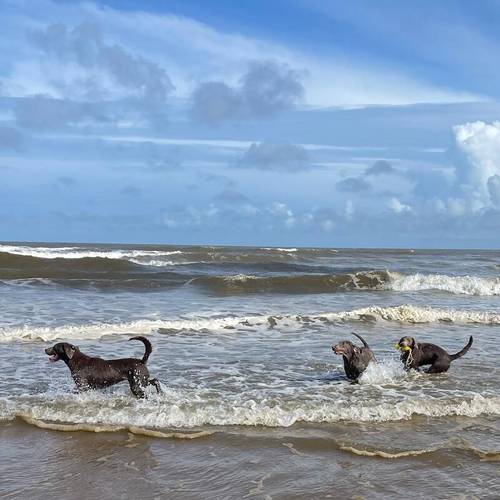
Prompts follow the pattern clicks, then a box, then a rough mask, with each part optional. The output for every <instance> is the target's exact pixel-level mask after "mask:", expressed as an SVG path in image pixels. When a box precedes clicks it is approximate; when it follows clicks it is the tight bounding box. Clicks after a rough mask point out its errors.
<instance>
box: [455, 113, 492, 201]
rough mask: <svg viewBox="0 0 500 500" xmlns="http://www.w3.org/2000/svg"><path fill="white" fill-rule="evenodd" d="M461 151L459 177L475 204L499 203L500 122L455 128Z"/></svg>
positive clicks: (480, 122) (466, 194)
mask: <svg viewBox="0 0 500 500" xmlns="http://www.w3.org/2000/svg"><path fill="white" fill-rule="evenodd" d="M453 131H454V133H455V141H456V145H457V149H458V152H459V153H460V154H461V158H459V159H458V160H459V161H458V162H457V178H458V182H459V183H461V188H462V189H463V191H464V195H465V196H466V197H467V198H469V199H470V200H473V201H474V203H473V205H474V206H476V207H481V206H483V207H484V206H488V205H490V204H492V203H493V204H496V202H497V201H498V197H497V194H498V176H499V174H500V121H496V122H493V123H485V122H482V121H477V122H472V123H465V124H462V125H457V126H455V127H453Z"/></svg>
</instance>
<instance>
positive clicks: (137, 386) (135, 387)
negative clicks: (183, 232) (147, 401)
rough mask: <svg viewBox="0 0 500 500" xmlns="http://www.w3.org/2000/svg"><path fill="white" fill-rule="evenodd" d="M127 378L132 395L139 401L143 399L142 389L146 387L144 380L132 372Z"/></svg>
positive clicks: (144, 395)
mask: <svg viewBox="0 0 500 500" xmlns="http://www.w3.org/2000/svg"><path fill="white" fill-rule="evenodd" d="M127 378H128V383H129V385H130V390H131V391H132V394H133V395H134V396H135V397H136V398H139V399H143V398H145V397H146V394H145V392H144V387H145V386H146V385H147V382H146V383H145V380H144V379H143V378H141V377H139V376H137V374H135V373H134V372H129V373H128V377H127Z"/></svg>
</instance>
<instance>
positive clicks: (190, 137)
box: [0, 0, 500, 248]
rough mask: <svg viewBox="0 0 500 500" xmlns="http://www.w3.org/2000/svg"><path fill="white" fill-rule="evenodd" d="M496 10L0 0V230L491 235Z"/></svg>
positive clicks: (70, 237)
mask: <svg viewBox="0 0 500 500" xmlns="http://www.w3.org/2000/svg"><path fill="white" fill-rule="evenodd" d="M499 23H500V1H498V0H482V1H481V2H470V1H468V0H449V1H447V2H435V1H431V0H420V1H418V2H401V1H399V0H378V1H377V2H375V1H371V0H365V1H361V0H350V1H349V2H347V1H340V0H339V1H337V0H331V1H329V2H325V1H322V0H274V1H273V2H269V1H267V0H252V1H245V2H234V1H232V0H190V1H185V0H170V1H169V0H165V1H163V2H157V1H156V2H155V1H145V0H142V1H141V2H139V1H138V0H136V1H132V0H120V1H118V0H115V1H108V2H105V3H93V2H82V3H80V2H66V1H50V0H24V1H23V0H0V26H2V36H1V37H0V176H1V177H0V240H4V241H7V240H20V241H75V242H78V241H80V242H130V243H136V242H145V243H181V244H191V243H200V244H242V245H264V246H269V245H278V246H285V245H288V246H333V247H339V246H368V247H458V248H460V247H477V248H480V247H485V248H499V247H500V231H499V230H500V121H499V120H500V66H499V64H498V54H499V53H500V32H499V30H498V26H499Z"/></svg>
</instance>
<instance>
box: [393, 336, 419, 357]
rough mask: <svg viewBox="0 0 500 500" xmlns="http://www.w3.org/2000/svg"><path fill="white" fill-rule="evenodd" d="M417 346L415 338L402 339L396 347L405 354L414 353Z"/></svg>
mask: <svg viewBox="0 0 500 500" xmlns="http://www.w3.org/2000/svg"><path fill="white" fill-rule="evenodd" d="M415 345H416V343H415V339H414V338H413V337H402V338H400V339H399V342H398V343H397V344H396V345H395V346H394V347H395V348H396V349H397V350H398V351H401V352H402V353H403V354H404V353H405V352H406V351H413V349H414V347H415Z"/></svg>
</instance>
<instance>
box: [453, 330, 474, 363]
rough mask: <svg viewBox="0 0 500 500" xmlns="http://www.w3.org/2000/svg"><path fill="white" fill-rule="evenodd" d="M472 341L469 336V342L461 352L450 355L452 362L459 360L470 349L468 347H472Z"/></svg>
mask: <svg viewBox="0 0 500 500" xmlns="http://www.w3.org/2000/svg"><path fill="white" fill-rule="evenodd" d="M472 340H473V339H472V335H471V336H470V339H469V342H467V345H466V346H465V347H464V348H463V349H462V350H461V351H459V352H457V353H456V354H450V358H451V359H452V360H453V359H458V358H461V357H462V356H463V355H464V354H465V353H466V352H467V351H468V350H469V349H470V346H471V345H472Z"/></svg>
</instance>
